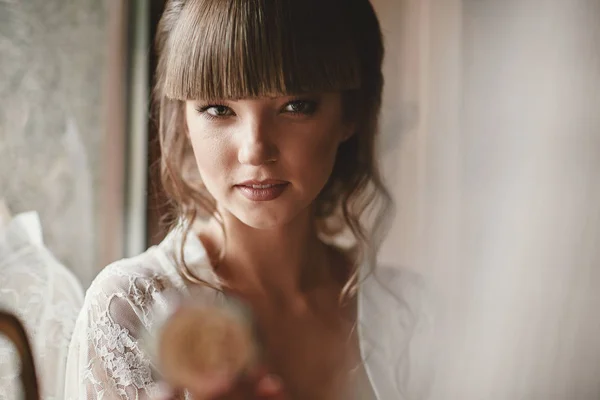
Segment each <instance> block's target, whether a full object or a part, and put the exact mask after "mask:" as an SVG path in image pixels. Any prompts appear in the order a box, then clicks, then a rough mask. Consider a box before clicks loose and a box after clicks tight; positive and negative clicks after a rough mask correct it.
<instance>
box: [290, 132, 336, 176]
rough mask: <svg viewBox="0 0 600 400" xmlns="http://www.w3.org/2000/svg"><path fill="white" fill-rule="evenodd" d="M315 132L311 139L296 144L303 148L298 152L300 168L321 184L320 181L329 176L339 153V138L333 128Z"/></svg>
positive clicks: (297, 147)
mask: <svg viewBox="0 0 600 400" xmlns="http://www.w3.org/2000/svg"><path fill="white" fill-rule="evenodd" d="M314 133H315V134H314V135H311V138H310V140H306V141H305V142H304V143H303V144H298V145H297V146H296V149H302V154H298V157H297V162H298V168H299V169H300V170H301V171H303V173H304V174H307V175H311V176H312V177H313V179H315V180H318V181H319V184H321V183H322V182H320V181H323V180H327V179H328V178H329V175H330V173H331V170H332V168H333V164H334V162H335V157H336V155H337V149H338V146H339V139H338V135H337V134H336V133H335V131H333V130H331V129H320V130H318V131H315V132H314ZM315 183H317V182H315Z"/></svg>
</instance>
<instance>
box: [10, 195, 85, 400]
mask: <svg viewBox="0 0 600 400" xmlns="http://www.w3.org/2000/svg"><path fill="white" fill-rule="evenodd" d="M0 203H2V202H1V201H0ZM3 209H4V212H3V215H4V218H2V216H0V307H2V308H3V309H5V310H8V311H10V312H12V313H13V314H15V315H16V316H17V317H18V318H19V319H20V320H21V321H22V322H23V324H24V326H25V329H26V331H27V333H28V336H29V340H30V342H31V346H32V349H33V353H34V361H35V364H36V368H37V374H38V380H39V381H40V387H41V393H42V399H44V400H59V399H62V398H63V386H64V376H65V363H66V357H67V349H68V344H69V340H70V337H71V334H72V331H73V327H74V325H75V319H76V318H77V314H78V313H79V310H80V308H81V305H82V303H83V290H82V288H81V285H80V284H79V282H78V281H77V279H76V278H75V277H74V275H73V274H72V273H71V272H70V271H68V270H67V269H66V268H65V267H64V266H63V265H62V264H61V263H60V262H58V261H57V260H56V258H55V257H54V256H53V255H52V254H51V253H50V252H49V251H48V249H47V248H46V247H45V246H44V242H43V239H42V229H41V226H40V221H39V218H38V215H37V213H36V212H28V213H23V214H19V215H16V216H15V217H13V218H7V216H8V212H7V210H6V208H3ZM2 221H4V224H2ZM17 360H18V357H17V355H16V353H15V351H14V348H13V346H12V344H11V343H10V342H9V341H7V340H6V339H4V338H1V337H0V399H2V400H4V399H10V400H13V399H17V398H21V397H19V396H20V395H21V390H20V386H19V385H20V383H19V381H18V378H17V377H18V372H19V368H20V367H19V364H18V362H17Z"/></svg>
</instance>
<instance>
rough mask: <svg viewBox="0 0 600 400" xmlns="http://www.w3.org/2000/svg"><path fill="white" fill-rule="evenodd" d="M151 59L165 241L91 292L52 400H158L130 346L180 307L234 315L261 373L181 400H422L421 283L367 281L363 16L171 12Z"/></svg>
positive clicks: (146, 366)
mask: <svg viewBox="0 0 600 400" xmlns="http://www.w3.org/2000/svg"><path fill="white" fill-rule="evenodd" d="M156 44H157V50H158V52H159V64H158V69H157V75H156V88H155V98H156V105H157V110H158V114H157V116H158V127H159V131H160V138H161V148H162V164H161V165H162V178H163V184H164V187H165V189H166V191H167V192H168V194H169V195H170V198H171V200H172V203H173V205H174V210H175V214H176V217H177V218H176V220H177V223H176V224H174V227H173V229H172V230H171V233H170V234H169V235H168V237H167V238H166V239H165V240H164V241H163V242H162V243H161V244H160V245H158V246H156V247H153V248H151V249H149V250H148V251H146V252H145V253H144V254H142V255H140V256H138V257H134V258H132V259H126V260H121V261H119V262H116V263H114V264H113V265H110V266H108V267H107V268H106V269H105V270H103V271H102V272H101V273H100V274H99V276H98V277H97V278H96V279H95V281H94V282H93V284H92V285H91V287H90V289H89V290H88V293H87V296H86V301H85V306H84V308H83V311H82V312H81V314H80V316H79V319H78V322H77V327H76V329H75V333H74V336H73V339H72V343H71V348H70V358H69V371H70V374H71V375H70V377H69V379H68V381H67V392H66V396H65V397H66V398H67V399H83V398H86V399H100V398H102V399H121V398H122V399H144V398H153V396H156V395H157V391H158V388H159V387H160V385H159V383H158V382H157V376H156V375H155V372H154V368H153V365H152V360H151V357H150V356H149V354H147V352H146V351H144V347H143V346H142V345H141V344H140V338H142V337H144V336H145V335H148V334H151V333H152V332H154V330H155V324H156V318H155V317H156V314H155V310H156V309H157V307H158V308H161V307H162V308H164V307H167V308H168V306H169V303H170V302H172V301H173V300H172V297H170V296H168V295H167V293H168V292H172V291H173V290H176V291H177V292H178V293H180V294H181V295H182V296H185V295H187V294H190V293H198V292H200V293H201V296H200V297H201V298H202V299H203V300H202V301H205V302H207V303H210V302H214V301H218V299H219V298H222V297H228V298H234V299H237V300H240V301H242V302H243V303H244V304H246V305H247V306H248V308H249V309H250V310H251V312H252V315H253V317H254V321H255V323H256V326H257V327H258V330H259V331H260V333H261V338H262V343H261V345H262V348H263V356H262V359H261V360H262V363H263V364H262V365H263V367H264V368H263V369H264V371H265V372H264V373H261V374H256V375H254V376H253V377H252V381H251V382H250V384H248V382H246V383H245V385H244V389H243V390H242V389H240V383H239V380H235V379H234V378H233V376H232V375H230V374H228V371H215V373H214V374H213V375H210V374H207V375H206V376H198V377H197V379H196V380H194V383H192V384H190V385H188V387H185V388H177V389H181V390H182V391H187V392H189V393H192V394H193V395H194V398H201V399H212V398H215V399H216V398H248V399H255V398H256V399H258V398H273V399H274V398H293V399H342V398H344V399H347V398H350V397H351V396H354V397H356V398H359V399H362V398H365V399H367V398H377V399H380V400H385V399H402V398H407V399H417V398H421V397H422V396H423V395H424V388H425V387H426V386H427V385H426V383H425V382H426V379H425V378H423V377H426V376H427V374H423V373H421V372H419V371H420V370H421V366H422V365H423V364H424V358H422V357H421V356H420V355H419V353H418V349H419V348H420V347H419V346H417V345H416V344H417V343H418V340H417V339H416V338H417V336H418V335H419V334H418V332H419V330H420V329H421V328H420V326H421V325H422V324H423V319H422V318H421V314H422V312H421V307H422V305H421V301H420V294H419V293H420V286H419V284H418V280H417V279H415V277H413V276H411V275H410V274H408V273H406V272H400V270H399V269H393V268H384V267H381V266H377V267H376V266H375V256H376V251H377V248H378V245H379V243H380V242H381V240H382V238H383V233H384V232H385V225H386V221H388V220H389V217H390V216H389V210H390V200H389V196H388V194H387V191H386V190H385V188H384V186H383V184H382V182H381V179H380V175H379V171H378V167H377V162H376V154H375V150H376V137H377V123H378V116H379V109H380V102H381V92H382V87H383V77H382V72H381V64H382V58H383V44H382V37H381V31H380V27H379V23H378V20H377V17H376V15H375V13H374V10H373V8H372V6H371V4H370V3H369V1H368V0H302V1H298V0H277V1H274V0H228V1H223V0H172V1H168V2H167V5H166V9H165V11H164V14H163V16H162V19H161V21H160V25H159V29H158V33H157V38H156ZM196 298H198V297H196ZM196 301H198V300H196ZM409 350H410V351H409ZM358 388H361V389H360V391H359V389H358ZM238 395H239V397H235V396H238ZM227 396H230V397H227ZM282 396H283V397H282Z"/></svg>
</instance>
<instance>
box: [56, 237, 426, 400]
mask: <svg viewBox="0 0 600 400" xmlns="http://www.w3.org/2000/svg"><path fill="white" fill-rule="evenodd" d="M181 238H182V235H181V232H180V231H177V230H176V231H173V232H171V234H169V235H168V237H167V238H166V239H165V240H164V241H163V242H162V243H161V244H160V245H158V246H155V247H152V248H150V249H149V250H147V251H146V252H145V253H143V254H141V255H139V256H137V257H134V258H131V259H125V260H121V261H118V262H116V263H114V264H112V265H110V266H108V267H107V268H105V269H104V270H103V271H102V272H101V273H100V274H99V275H98V276H97V278H96V279H95V280H94V282H93V283H92V285H91V287H90V288H89V290H88V292H87V294H86V298H85V302H84V306H83V309H82V311H81V313H80V315H79V318H78V319H77V323H76V327H75V331H74V334H73V338H72V341H71V345H70V348H69V357H68V363H67V379H66V385H65V386H66V391H65V399H67V400H74V399H91V400H96V399H104V400H112V399H128V400H133V399H152V398H153V397H154V396H155V395H156V393H157V391H158V386H157V383H156V382H155V380H154V377H153V375H152V370H153V368H152V365H151V360H150V358H149V356H148V355H147V353H146V352H145V351H144V348H143V346H142V345H141V342H140V338H143V337H144V335H146V334H147V333H148V332H150V331H152V327H153V324H154V323H155V321H156V313H157V310H161V309H166V308H168V307H169V305H170V304H169V303H170V302H171V301H172V300H170V297H169V296H168V293H169V290H171V289H176V290H177V291H179V292H180V293H182V294H190V293H191V291H194V292H196V293H194V296H196V297H198V296H201V297H202V299H203V300H202V301H207V302H211V301H218V299H219V295H218V294H217V293H216V292H215V291H214V290H211V289H208V288H205V287H199V286H198V285H192V284H187V283H186V281H184V280H183V278H182V277H181V276H180V275H179V273H178V272H177V268H176V260H177V259H178V254H179V243H180V242H181ZM184 257H185V259H186V262H187V263H188V265H190V266H192V267H193V268H194V270H195V271H196V273H197V274H199V275H200V276H202V277H203V278H204V279H206V280H208V281H209V282H212V283H217V280H216V277H215V275H214V274H213V273H212V270H211V269H210V267H209V265H208V263H207V259H206V256H205V252H204V249H203V247H202V245H201V243H200V241H199V240H198V239H197V238H196V237H195V236H194V235H189V236H188V238H187V239H186V245H185V254H184ZM421 289H422V287H421V284H420V283H419V280H418V279H416V277H415V276H414V274H411V273H408V272H405V271H401V270H399V269H391V268H379V269H378V272H377V274H376V275H374V276H371V277H370V278H368V279H367V280H366V281H365V282H364V283H363V284H362V286H361V288H360V294H359V325H358V329H359V338H360V339H359V340H360V347H361V354H362V356H363V360H364V362H365V367H366V371H367V375H368V377H369V380H370V382H371V385H372V387H373V389H374V391H375V393H376V395H377V398H378V399H379V400H387V399H390V400H398V399H410V400H417V399H422V398H425V395H426V392H427V388H428V386H429V379H430V371H429V370H428V368H426V365H427V364H428V361H429V360H430V357H429V356H428V354H427V352H428V349H429V346H428V337H429V333H430V332H431V327H432V325H431V322H432V321H431V318H430V317H431V314H430V313H429V312H425V311H424V309H423V304H425V303H424V302H422V290H421Z"/></svg>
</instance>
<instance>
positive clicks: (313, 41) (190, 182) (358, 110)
mask: <svg viewBox="0 0 600 400" xmlns="http://www.w3.org/2000/svg"><path fill="white" fill-rule="evenodd" d="M156 47H157V51H158V66H157V71H156V86H155V91H154V110H155V111H156V112H157V114H156V117H157V119H158V130H159V139H160V145H161V152H162V156H161V178H162V182H163V185H164V189H165V191H166V192H167V194H168V195H169V197H170V200H171V203H172V205H173V211H174V213H173V216H174V217H176V219H181V218H183V219H184V221H185V222H186V226H187V231H186V232H185V233H186V234H187V233H188V232H189V229H191V223H192V221H194V220H196V218H199V217H205V218H208V217H216V218H219V220H220V216H219V215H218V213H217V210H216V204H215V201H214V199H213V198H212V197H211V196H210V194H209V193H208V192H207V191H206V189H205V188H204V187H203V185H202V182H201V180H200V178H199V174H198V173H197V167H196V164H195V160H194V157H193V154H192V151H191V145H190V143H189V141H188V139H187V135H186V129H187V127H186V123H185V114H184V101H185V100H188V99H225V98H248V97H258V96H263V95H274V94H285V95H288V94H300V93H306V92H325V91H340V92H341V93H342V99H343V105H344V112H345V115H346V116H347V117H351V118H352V119H353V122H354V123H355V126H356V127H357V129H356V132H355V134H354V135H353V136H352V137H351V138H350V139H349V140H347V141H345V142H344V143H342V144H341V145H340V147H339V150H338V154H337V158H336V161H335V165H334V168H333V172H332V174H331V177H330V178H329V181H328V182H327V184H326V185H325V187H324V189H323V190H322V191H321V193H320V194H319V196H318V197H317V199H316V200H315V208H316V215H317V217H318V219H319V222H321V223H320V224H319V228H318V229H319V230H320V233H321V234H327V235H329V236H334V235H337V234H340V233H341V232H342V231H347V230H349V231H350V232H351V233H352V236H353V238H354V241H355V243H354V249H355V250H356V251H358V252H359V256H358V258H357V260H358V261H357V264H356V265H355V266H354V268H353V270H352V271H348V272H349V276H350V277H351V278H350V279H349V281H348V283H347V284H346V287H345V290H344V294H348V293H352V294H354V293H355V289H356V286H357V282H358V264H359V263H361V262H362V261H363V260H365V259H367V260H368V261H370V265H371V266H374V265H375V264H374V261H375V255H376V252H377V250H378V247H379V245H380V243H381V241H382V240H383V237H384V234H385V233H386V232H387V224H386V222H389V221H390V218H389V213H390V212H391V211H392V207H391V206H392V202H391V199H390V196H389V194H388V192H387V190H386V189H385V187H384V185H383V183H382V180H381V177H380V173H379V168H378V165H377V160H376V136H377V135H376V133H377V131H378V119H379V111H380V105H381V94H382V88H383V75H382V71H381V64H382V60H383V42H382V37H381V30H380V27H379V22H378V20H377V17H376V15H375V12H374V10H373V8H372V6H371V4H370V3H369V1H368V0H302V1H299V0H170V1H167V4H166V8H165V10H164V12H163V15H162V18H161V20H160V23H159V26H158V30H157V36H156ZM181 253H182V254H183V248H182V249H181ZM182 272H183V273H184V275H185V276H186V277H187V278H188V279H190V280H194V281H199V279H197V278H195V276H194V274H193V273H192V272H191V271H190V270H189V269H188V268H187V266H186V265H185V263H183V266H182Z"/></svg>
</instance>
